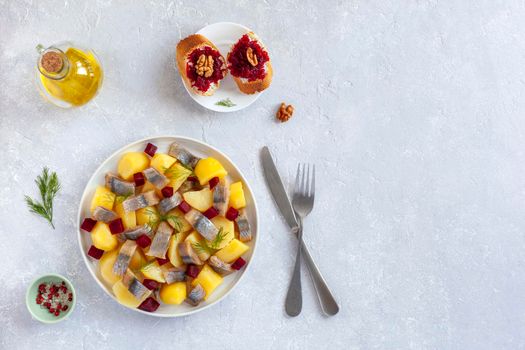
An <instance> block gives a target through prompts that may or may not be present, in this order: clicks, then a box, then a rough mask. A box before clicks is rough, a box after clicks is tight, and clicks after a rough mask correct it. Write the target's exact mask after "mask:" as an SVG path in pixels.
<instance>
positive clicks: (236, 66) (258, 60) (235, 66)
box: [227, 32, 273, 94]
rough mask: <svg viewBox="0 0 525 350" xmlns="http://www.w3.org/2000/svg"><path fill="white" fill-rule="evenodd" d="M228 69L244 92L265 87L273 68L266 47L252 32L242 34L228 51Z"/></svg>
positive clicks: (268, 84)
mask: <svg viewBox="0 0 525 350" xmlns="http://www.w3.org/2000/svg"><path fill="white" fill-rule="evenodd" d="M227 60H228V69H229V70H230V73H231V75H232V77H233V79H234V80H235V83H236V84H237V86H238V87H239V90H241V92H243V93H245V94H254V93H256V92H261V91H263V90H265V89H267V88H268V87H269V86H270V83H271V82H272V77H273V69H272V64H271V61H270V56H269V55H268V51H267V50H266V47H265V46H264V44H263V43H262V42H261V40H260V39H259V38H258V37H257V35H255V34H254V33H253V32H249V33H247V34H245V35H243V36H242V37H241V38H240V39H239V40H238V41H237V42H236V43H235V44H234V45H233V46H232V48H231V50H230V52H229V53H228V58H227Z"/></svg>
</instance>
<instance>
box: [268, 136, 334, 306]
mask: <svg viewBox="0 0 525 350" xmlns="http://www.w3.org/2000/svg"><path fill="white" fill-rule="evenodd" d="M261 160H262V166H263V170H264V176H265V178H266V183H267V184H268V187H269V188H270V192H271V193H272V197H273V199H274V201H275V203H276V204H277V206H278V207H279V210H280V211H281V214H282V215H283V216H284V219H285V220H286V222H287V223H288V226H290V228H291V229H292V232H294V233H296V232H297V230H298V229H299V223H298V222H297V218H296V217H295V213H294V211H293V208H292V204H291V203H290V199H289V198H288V195H287V193H286V190H285V189H284V185H283V182H282V181H281V177H280V176H279V172H278V171H277V167H276V166H275V163H274V161H273V159H272V155H271V154H270V150H269V149H268V147H267V146H264V147H263V148H262V150H261ZM300 243H301V248H302V250H303V253H304V260H305V262H306V266H307V267H308V270H309V271H310V277H311V278H312V281H313V284H314V287H315V291H316V293H317V297H318V298H319V303H320V304H321V308H322V309H323V312H324V313H325V314H327V315H330V316H332V315H335V314H337V313H338V312H339V305H337V302H336V301H335V298H334V296H333V294H332V292H331V291H330V289H329V288H328V285H327V284H326V281H325V280H324V278H323V276H322V275H321V272H320V271H319V268H318V267H317V265H316V264H315V262H314V261H313V259H312V256H311V255H310V251H309V250H308V247H307V246H306V244H304V241H303V240H302V239H301V242H300Z"/></svg>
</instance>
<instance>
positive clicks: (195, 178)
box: [187, 176, 199, 182]
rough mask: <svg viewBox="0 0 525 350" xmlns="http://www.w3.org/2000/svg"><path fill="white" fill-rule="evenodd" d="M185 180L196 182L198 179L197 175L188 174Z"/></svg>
mask: <svg viewBox="0 0 525 350" xmlns="http://www.w3.org/2000/svg"><path fill="white" fill-rule="evenodd" d="M187 180H188V181H191V182H197V181H199V179H197V176H188V178H187Z"/></svg>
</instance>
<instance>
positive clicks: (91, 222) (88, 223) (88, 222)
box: [80, 218, 97, 232]
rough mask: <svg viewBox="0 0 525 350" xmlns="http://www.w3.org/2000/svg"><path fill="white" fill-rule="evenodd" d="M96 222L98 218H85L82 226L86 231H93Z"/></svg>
mask: <svg viewBox="0 0 525 350" xmlns="http://www.w3.org/2000/svg"><path fill="white" fill-rule="evenodd" d="M96 223H97V220H93V219H90V218H85V219H84V221H83V222H82V225H80V228H81V229H83V230H84V231H87V232H91V230H92V229H93V227H95V225H96Z"/></svg>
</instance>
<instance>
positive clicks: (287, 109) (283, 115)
mask: <svg viewBox="0 0 525 350" xmlns="http://www.w3.org/2000/svg"><path fill="white" fill-rule="evenodd" d="M293 111H294V108H293V106H292V105H288V106H287V105H286V103H284V102H283V103H281V106H280V107H279V110H278V111H277V114H276V115H275V116H276V117H277V119H278V120H279V121H280V122H281V123H284V122H286V121H288V120H289V119H290V118H291V117H292V115H293Z"/></svg>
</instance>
